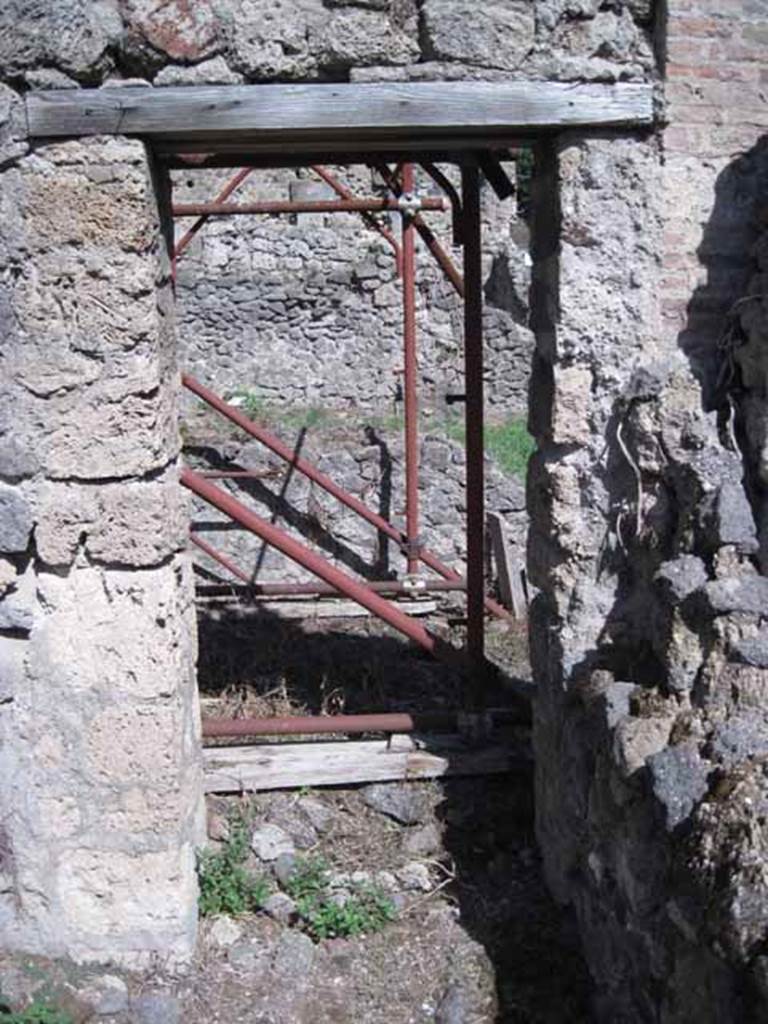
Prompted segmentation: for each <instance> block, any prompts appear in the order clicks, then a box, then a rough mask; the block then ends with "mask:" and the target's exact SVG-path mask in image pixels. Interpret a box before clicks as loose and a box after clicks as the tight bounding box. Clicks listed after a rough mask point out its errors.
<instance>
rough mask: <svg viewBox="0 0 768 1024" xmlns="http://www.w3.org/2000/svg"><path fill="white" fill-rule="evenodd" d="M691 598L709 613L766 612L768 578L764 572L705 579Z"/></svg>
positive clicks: (702, 609) (759, 613) (758, 613)
mask: <svg viewBox="0 0 768 1024" xmlns="http://www.w3.org/2000/svg"><path fill="white" fill-rule="evenodd" d="M691 601H692V602H695V606H696V608H697V609H700V610H701V611H702V613H703V614H705V615H708V616H713V617H714V616H718V615H728V614H730V613H732V612H739V613H744V614H748V615H758V616H761V617H762V616H763V615H765V609H766V608H768V578H766V577H765V576H738V577H735V578H734V577H731V578H730V579H723V580H713V581H711V582H709V583H705V584H704V586H703V587H701V588H700V589H699V590H698V591H696V593H695V594H694V595H692V597H691Z"/></svg>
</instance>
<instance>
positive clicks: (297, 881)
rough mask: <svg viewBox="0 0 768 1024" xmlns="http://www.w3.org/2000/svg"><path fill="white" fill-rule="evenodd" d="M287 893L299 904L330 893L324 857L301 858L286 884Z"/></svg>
mask: <svg viewBox="0 0 768 1024" xmlns="http://www.w3.org/2000/svg"><path fill="white" fill-rule="evenodd" d="M283 888H284V889H285V891H286V892H287V893H288V895H289V896H290V897H291V899H293V900H296V903H297V905H298V903H299V902H300V901H301V900H306V899H314V898H315V897H320V896H323V895H325V893H326V892H327V891H328V865H327V864H326V862H325V861H324V860H323V858H322V857H301V858H300V859H299V860H297V861H296V865H295V867H294V869H293V871H292V872H291V875H290V877H289V878H288V881H287V882H286V883H285V885H284V887H283Z"/></svg>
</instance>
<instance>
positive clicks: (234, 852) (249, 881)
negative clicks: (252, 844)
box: [197, 814, 269, 917]
mask: <svg viewBox="0 0 768 1024" xmlns="http://www.w3.org/2000/svg"><path fill="white" fill-rule="evenodd" d="M249 837H250V830H249V821H248V818H247V817H246V816H245V815H242V814H236V815H233V816H232V817H231V818H230V821H229V837H228V839H227V841H226V842H225V843H224V847H223V849H221V850H214V851H211V850H202V851H201V852H200V853H198V857H197V877H198V884H199V887H200V897H199V901H198V906H199V909H200V913H201V914H202V916H203V917H208V916H211V915H214V914H227V915H228V916H230V917H238V916H239V915H240V914H247V913H249V912H250V911H255V910H259V909H260V907H261V905H262V903H263V902H264V900H265V899H266V897H267V894H268V891H269V887H268V884H267V882H266V880H265V879H264V878H261V877H260V876H258V875H253V874H252V873H251V872H250V871H248V870H247V868H246V867H245V861H246V860H247V858H248V849H249Z"/></svg>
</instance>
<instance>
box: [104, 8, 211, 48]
mask: <svg viewBox="0 0 768 1024" xmlns="http://www.w3.org/2000/svg"><path fill="white" fill-rule="evenodd" d="M121 14H122V15H123V17H124V18H125V20H126V22H127V26H128V31H129V33H131V34H133V35H138V36H140V37H141V38H142V39H143V40H145V41H146V43H148V44H149V45H150V46H151V47H152V48H153V49H155V50H158V51H159V52H160V53H163V54H166V55H167V56H168V57H170V58H171V60H174V61H181V62H184V63H197V62H198V61H200V60H202V59H203V58H205V57H208V56H210V55H211V53H213V52H214V51H215V49H216V46H217V44H218V42H219V38H218V37H219V33H220V28H221V21H220V17H219V15H218V14H217V11H216V5H215V4H214V3H212V2H211V0H196V2H195V3H194V4H190V3H188V2H187V0H170V2H167V3H163V4H159V5H158V4H157V3H156V2H155V0H123V3H122V5H121Z"/></svg>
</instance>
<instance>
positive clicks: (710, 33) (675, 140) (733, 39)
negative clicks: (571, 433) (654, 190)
mask: <svg viewBox="0 0 768 1024" xmlns="http://www.w3.org/2000/svg"><path fill="white" fill-rule="evenodd" d="M668 6H669V12H668V22H667V39H666V43H667V46H666V79H667V80H666V88H665V95H666V102H667V117H668V120H669V126H668V127H667V129H666V130H665V132H664V136H663V146H664V152H665V194H666V200H665V202H666V211H665V228H664V246H663V260H664V269H665V273H664V275H663V288H662V295H663V317H664V323H665V325H666V328H667V329H668V331H669V333H670V335H673V336H677V337H678V338H679V341H680V344H681V345H682V347H683V348H684V350H685V351H686V352H687V353H688V354H689V355H690V357H691V359H692V362H693V365H694V369H695V371H696V372H697V373H698V374H699V376H700V377H701V379H702V381H703V382H704V384H705V393H706V397H707V401H708V402H709V403H710V404H713V403H714V402H715V400H716V396H715V393H714V392H715V380H716V373H717V360H716V346H717V342H718V338H719V337H720V335H721V333H722V331H723V327H724V322H725V317H726V315H727V313H728V310H729V309H730V308H731V306H732V305H733V303H734V302H735V301H736V300H737V299H739V298H740V297H741V296H742V295H743V294H744V290H745V287H746V284H747V282H748V280H749V275H750V270H751V255H750V249H751V246H752V244H753V243H754V240H755V238H756V234H757V222H756V205H757V204H758V203H759V201H760V195H761V193H762V194H765V195H766V196H768V155H766V151H765V149H764V147H763V145H762V144H761V136H762V135H763V133H764V132H765V131H766V129H768V101H767V100H766V94H765V86H766V79H767V77H768V69H766V67H765V54H766V43H768V7H767V6H766V5H765V4H764V3H762V2H761V0H727V2H724V0H669V4H668Z"/></svg>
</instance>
